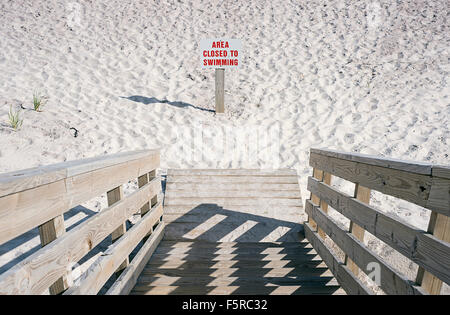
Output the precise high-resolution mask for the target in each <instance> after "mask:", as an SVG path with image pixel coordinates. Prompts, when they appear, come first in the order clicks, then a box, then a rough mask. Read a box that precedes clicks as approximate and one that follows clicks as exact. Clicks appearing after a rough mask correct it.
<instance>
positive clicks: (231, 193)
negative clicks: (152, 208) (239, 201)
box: [165, 187, 301, 199]
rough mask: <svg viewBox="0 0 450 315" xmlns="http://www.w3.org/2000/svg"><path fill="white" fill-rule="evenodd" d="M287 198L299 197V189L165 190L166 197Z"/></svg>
mask: <svg viewBox="0 0 450 315" xmlns="http://www.w3.org/2000/svg"><path fill="white" fill-rule="evenodd" d="M193 196H195V197H196V198H251V199H254V198H287V199H300V198H301V196H300V190H299V189H298V187H297V189H293V190H275V189H265V190H262V189H257V190H251V189H245V190H243V189H234V190H224V189H222V187H218V188H217V189H213V188H212V187H211V189H210V190H204V189H186V190H179V189H168V190H166V196H165V197H166V198H167V199H169V198H191V197H193Z"/></svg>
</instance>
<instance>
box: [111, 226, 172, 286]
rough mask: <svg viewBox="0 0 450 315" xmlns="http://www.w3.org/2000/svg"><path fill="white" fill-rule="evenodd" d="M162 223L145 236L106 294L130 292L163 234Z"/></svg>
mask: <svg viewBox="0 0 450 315" xmlns="http://www.w3.org/2000/svg"><path fill="white" fill-rule="evenodd" d="M163 224H164V223H161V224H160V225H161V228H160V229H156V231H155V232H154V233H152V234H151V235H150V236H149V237H148V238H147V240H146V241H145V243H144V245H143V246H142V247H141V249H140V250H139V252H138V253H137V254H136V256H135V257H134V258H133V260H132V261H131V264H130V265H129V266H128V267H127V268H126V269H125V270H124V271H123V272H122V274H121V275H120V277H119V278H118V279H117V280H116V281H115V282H114V284H113V285H112V286H111V288H110V289H109V290H108V291H107V292H106V294H107V295H126V294H129V293H130V292H131V290H132V289H133V287H134V286H135V284H136V281H137V279H138V277H139V275H140V274H141V272H142V270H143V269H144V267H145V264H146V263H147V262H148V260H149V259H150V257H151V256H152V254H153V253H154V251H155V250H156V247H157V246H158V245H159V243H160V242H161V240H162V238H163V236H164V228H163V227H162V226H163ZM158 226H159V225H158Z"/></svg>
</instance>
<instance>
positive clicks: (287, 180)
mask: <svg viewBox="0 0 450 315" xmlns="http://www.w3.org/2000/svg"><path fill="white" fill-rule="evenodd" d="M167 182H171V183H203V184H217V183H235V184H238V183H240V184H247V183H249V184H254V183H267V184H297V183H298V178H297V176H239V175H229V176H215V175H192V176H178V175H167Z"/></svg>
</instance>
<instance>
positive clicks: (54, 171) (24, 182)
mask: <svg viewBox="0 0 450 315" xmlns="http://www.w3.org/2000/svg"><path fill="white" fill-rule="evenodd" d="M154 155H159V150H139V151H132V152H121V153H116V154H111V155H106V156H99V157H93V158H87V159H81V160H76V161H68V162H62V163H57V164H52V165H47V166H39V167H34V168H29V169H25V170H20V171H13V172H9V173H3V174H0V197H3V196H6V195H9V194H12V193H17V192H20V191H24V190H27V189H31V188H36V187H39V186H42V185H47V184H50V183H53V182H57V181H59V180H61V179H65V178H69V177H72V176H75V175H80V174H83V173H88V172H92V171H95V170H99V169H102V168H105V167H108V166H113V165H116V164H122V163H125V162H129V161H133V160H138V159H141V158H144V157H147V156H154Z"/></svg>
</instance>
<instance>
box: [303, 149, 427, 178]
mask: <svg viewBox="0 0 450 315" xmlns="http://www.w3.org/2000/svg"><path fill="white" fill-rule="evenodd" d="M310 152H311V153H314V154H318V155H322V156H327V157H333V158H338V159H341V160H346V161H352V162H358V163H364V164H369V165H374V166H381V167H384V168H389V169H394V170H400V171H406V172H411V173H417V174H424V175H431V168H432V165H431V164H429V163H424V162H416V161H405V160H399V159H393V158H386V157H379V156H373V155H366V154H361V153H356V152H352V153H347V152H340V151H335V150H329V149H316V148H311V150H310Z"/></svg>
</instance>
